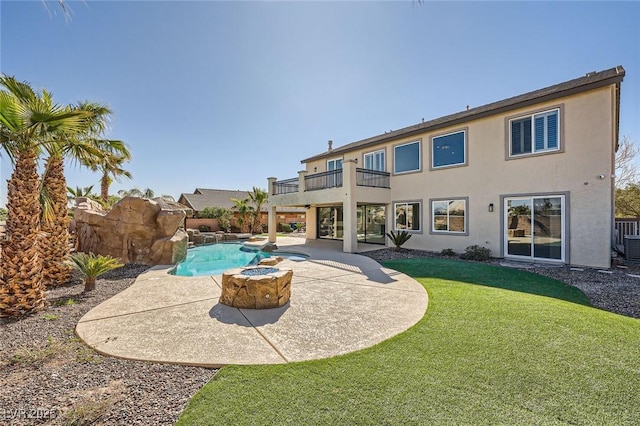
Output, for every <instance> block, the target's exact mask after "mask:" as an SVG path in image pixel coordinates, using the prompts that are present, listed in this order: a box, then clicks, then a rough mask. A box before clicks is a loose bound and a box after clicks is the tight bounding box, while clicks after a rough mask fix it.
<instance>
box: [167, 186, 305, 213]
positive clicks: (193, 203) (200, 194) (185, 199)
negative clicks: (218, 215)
mask: <svg viewBox="0 0 640 426" xmlns="http://www.w3.org/2000/svg"><path fill="white" fill-rule="evenodd" d="M248 197H249V191H240V190H229V189H209V188H196V190H195V191H193V194H185V193H182V194H180V198H178V202H179V203H181V204H184V205H186V206H188V207H191V208H192V209H193V210H194V211H196V212H200V211H202V210H204V209H205V208H207V207H224V208H225V209H229V210H230V209H231V208H232V207H234V206H235V204H234V203H233V201H231V199H232V198H236V199H238V200H244V199H245V198H248ZM262 211H263V212H266V211H267V206H266V205H265V206H263V207H262ZM278 211H281V212H285V211H287V212H289V211H291V212H297V211H301V212H304V211H305V209H304V208H298V207H282V208H280V207H279V208H278Z"/></svg>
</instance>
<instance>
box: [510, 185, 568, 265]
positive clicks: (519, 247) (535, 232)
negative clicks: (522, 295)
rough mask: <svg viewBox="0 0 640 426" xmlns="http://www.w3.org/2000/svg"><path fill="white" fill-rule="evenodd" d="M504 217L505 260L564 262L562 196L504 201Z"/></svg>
mask: <svg viewBox="0 0 640 426" xmlns="http://www.w3.org/2000/svg"><path fill="white" fill-rule="evenodd" d="M504 215H505V218H504V223H505V229H504V240H505V256H507V257H517V258H523V259H531V260H535V259H541V260H553V261H564V252H565V250H564V247H565V243H564V240H565V237H564V235H565V231H564V229H565V226H564V223H565V206H564V195H553V196H532V197H510V198H505V206H504Z"/></svg>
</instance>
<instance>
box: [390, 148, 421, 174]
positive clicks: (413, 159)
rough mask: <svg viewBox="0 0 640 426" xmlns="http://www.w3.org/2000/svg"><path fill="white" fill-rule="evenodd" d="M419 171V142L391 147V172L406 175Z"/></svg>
mask: <svg viewBox="0 0 640 426" xmlns="http://www.w3.org/2000/svg"><path fill="white" fill-rule="evenodd" d="M419 170H420V141H415V142H409V143H405V144H402V145H397V146H394V147H393V172H394V173H407V172H416V171H419Z"/></svg>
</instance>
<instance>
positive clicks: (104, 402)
mask: <svg viewBox="0 0 640 426" xmlns="http://www.w3.org/2000/svg"><path fill="white" fill-rule="evenodd" d="M121 399H122V396H120V395H116V396H109V397H107V398H106V399H100V400H97V401H96V400H93V401H90V400H84V401H80V402H77V403H76V404H75V405H74V406H73V407H72V408H71V409H70V410H69V411H67V412H65V413H64V415H63V420H64V424H65V425H69V426H76V425H93V424H98V423H100V424H101V423H102V422H100V420H101V419H102V418H104V416H105V415H106V414H107V413H108V412H109V410H112V409H113V407H114V406H116V404H117V403H118V402H119V401H120V400H121Z"/></svg>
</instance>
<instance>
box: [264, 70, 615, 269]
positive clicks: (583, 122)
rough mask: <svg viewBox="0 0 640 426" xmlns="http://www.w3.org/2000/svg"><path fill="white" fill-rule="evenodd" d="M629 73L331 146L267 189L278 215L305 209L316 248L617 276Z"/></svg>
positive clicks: (594, 77)
mask: <svg viewBox="0 0 640 426" xmlns="http://www.w3.org/2000/svg"><path fill="white" fill-rule="evenodd" d="M624 75H625V71H624V69H623V68H622V67H621V66H619V67H616V68H612V69H609V70H606V71H602V72H592V73H589V74H587V75H586V76H584V77H580V78H576V79H574V80H570V81H567V82H564V83H560V84H557V85H554V86H551V87H547V88H544V89H540V90H536V91H533V92H530V93H525V94H523V95H519V96H515V97H512V98H509V99H505V100H502V101H498V102H494V103H491V104H488V105H484V106H480V107H477V108H472V109H468V110H466V111H462V112H459V113H456V114H452V115H448V116H445V117H441V118H437V119H435V120H431V121H423V122H422V123H419V124H416V125H413V126H410V127H406V128H403V129H400V130H396V131H392V132H389V133H385V134H381V135H378V136H373V137H370V138H368V139H363V140H360V141H357V142H353V143H349V144H347V145H344V146H340V147H335V148H334V147H332V146H331V145H332V143H331V142H329V146H328V150H327V151H326V152H323V153H320V154H318V155H315V156H312V157H310V158H307V159H304V160H302V163H303V164H304V165H305V170H303V171H301V172H299V176H298V177H296V178H293V179H286V180H277V178H269V191H270V198H269V215H270V216H269V239H270V240H271V241H275V237H276V234H275V230H276V214H275V211H276V208H277V207H281V206H299V207H300V206H304V207H306V209H307V219H306V220H307V239H325V238H326V239H338V240H342V241H343V250H344V251H345V252H356V251H358V243H374V244H375V243H378V244H390V241H389V240H388V239H387V238H385V236H384V235H385V232H388V231H390V230H396V231H400V230H406V231H408V232H410V233H411V234H413V235H412V237H411V239H410V240H409V241H408V242H407V243H406V245H405V247H407V248H416V249H423V250H430V251H441V250H442V249H445V248H451V249H453V250H454V251H456V252H458V253H461V252H463V251H464V249H465V248H466V247H468V246H470V245H474V244H477V245H480V246H484V247H488V248H489V249H491V252H492V255H493V256H495V257H504V258H509V259H513V260H524V261H536V262H538V261H540V262H557V263H567V264H573V265H583V266H590V267H599V268H603V267H604V268H607V267H610V265H611V244H612V235H613V229H614V213H613V212H614V208H613V207H614V201H613V200H614V177H615V176H614V170H615V164H614V162H615V152H616V149H617V146H618V120H619V105H620V84H621V82H622V80H623V78H624Z"/></svg>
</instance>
